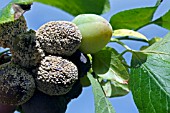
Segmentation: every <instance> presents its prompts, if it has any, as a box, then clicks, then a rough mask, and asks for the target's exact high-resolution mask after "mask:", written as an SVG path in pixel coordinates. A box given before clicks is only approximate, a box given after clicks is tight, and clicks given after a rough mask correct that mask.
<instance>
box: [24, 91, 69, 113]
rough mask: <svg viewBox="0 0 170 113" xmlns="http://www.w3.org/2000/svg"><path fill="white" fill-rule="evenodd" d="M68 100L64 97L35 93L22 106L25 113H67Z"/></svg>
mask: <svg viewBox="0 0 170 113" xmlns="http://www.w3.org/2000/svg"><path fill="white" fill-rule="evenodd" d="M67 104H68V102H67V100H66V98H65V97H64V96H50V95H47V94H44V93H42V92H40V91H35V94H34V96H33V97H32V98H31V99H30V100H29V101H28V102H26V103H24V104H23V105H22V110H23V111H24V113H65V111H66V109H67Z"/></svg>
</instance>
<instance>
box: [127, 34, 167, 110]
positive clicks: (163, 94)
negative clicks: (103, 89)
mask: <svg viewBox="0 0 170 113" xmlns="http://www.w3.org/2000/svg"><path fill="white" fill-rule="evenodd" d="M169 47H170V33H169V34H168V35H166V36H165V37H164V38H163V39H162V40H161V41H159V42H156V43H154V44H153V45H151V46H150V47H148V48H147V49H146V51H155V52H156V53H150V54H148V56H147V60H146V62H144V63H143V64H141V65H140V67H138V68H132V69H131V75H130V88H131V90H132V94H133V97H134V101H135V103H136V105H137V107H138V109H139V111H140V113H170V60H169V59H170V49H169ZM160 51H161V52H162V54H159V52H160ZM164 53H165V54H164ZM136 58H137V57H136ZM132 60H134V59H132ZM135 60H138V61H141V60H140V59H135Z"/></svg>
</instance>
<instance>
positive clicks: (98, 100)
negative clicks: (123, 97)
mask: <svg viewBox="0 0 170 113" xmlns="http://www.w3.org/2000/svg"><path fill="white" fill-rule="evenodd" d="M87 76H88V78H89V80H90V82H91V84H92V88H93V94H94V100H95V113H115V111H114V109H113V107H112V104H111V103H110V102H109V100H108V99H107V98H106V97H105V94H104V92H103V90H102V88H101V86H100V84H99V82H98V81H97V80H96V79H95V78H93V76H92V75H91V74H90V73H88V74H87Z"/></svg>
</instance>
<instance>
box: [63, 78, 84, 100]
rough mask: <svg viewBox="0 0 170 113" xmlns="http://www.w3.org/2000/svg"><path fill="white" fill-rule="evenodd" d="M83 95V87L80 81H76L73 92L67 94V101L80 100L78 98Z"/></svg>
mask: <svg viewBox="0 0 170 113" xmlns="http://www.w3.org/2000/svg"><path fill="white" fill-rule="evenodd" d="M81 93H82V85H81V83H80V81H79V80H78V81H76V83H75V84H74V85H73V87H72V88H71V90H70V91H69V92H68V93H67V94H65V97H66V99H67V101H68V102H69V101H71V99H74V98H78V96H79V95H80V94H81Z"/></svg>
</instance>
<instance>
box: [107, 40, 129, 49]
mask: <svg viewBox="0 0 170 113" xmlns="http://www.w3.org/2000/svg"><path fill="white" fill-rule="evenodd" d="M110 42H116V43H118V44H120V45H122V46H123V47H124V48H125V49H127V50H129V51H132V49H131V48H130V47H128V46H127V45H126V44H124V43H123V42H121V41H120V40H118V39H117V38H111V39H110Z"/></svg>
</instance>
